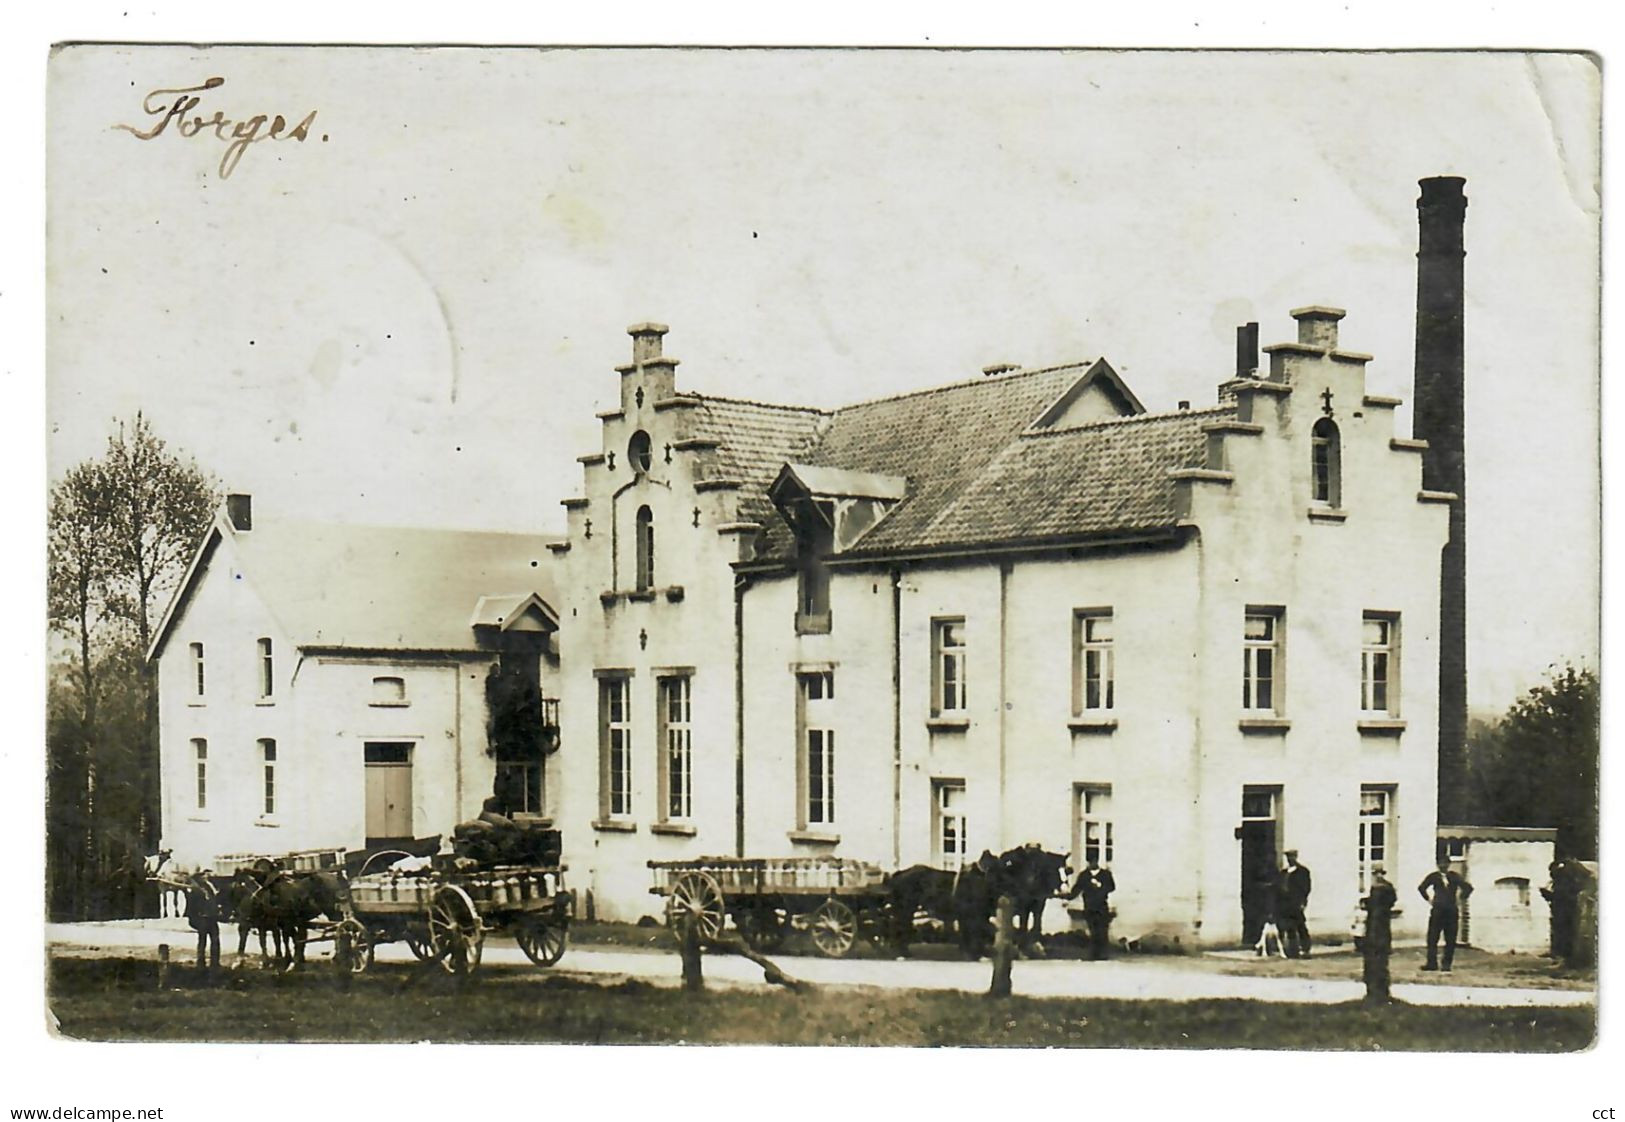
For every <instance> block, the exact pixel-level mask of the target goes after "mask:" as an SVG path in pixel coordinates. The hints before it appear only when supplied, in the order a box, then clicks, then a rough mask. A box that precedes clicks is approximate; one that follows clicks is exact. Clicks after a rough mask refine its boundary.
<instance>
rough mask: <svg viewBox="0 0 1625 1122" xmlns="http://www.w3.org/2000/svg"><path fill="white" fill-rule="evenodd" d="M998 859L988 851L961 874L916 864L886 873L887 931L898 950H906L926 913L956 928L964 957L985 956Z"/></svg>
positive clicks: (951, 927)
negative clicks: (917, 919)
mask: <svg viewBox="0 0 1625 1122" xmlns="http://www.w3.org/2000/svg"><path fill="white" fill-rule="evenodd" d="M995 860H996V859H995V858H994V857H993V855H992V853H989V852H985V851H984V852H983V854H982V858H981V860H979V861H978V862H976V863H975V864H971V865H967V866H965V867H964V868H962V869H960V870H958V871H957V872H955V871H951V870H948V869H939V868H937V867H935V866H933V865H913V866H910V867H909V868H907V869H902V870H900V871H899V872H896V873H893V874H892V875H891V876H889V877H887V878H886V881H885V889H886V893H887V914H888V916H889V917H890V920H891V924H890V932H889V934H890V937H891V941H892V944H893V946H894V947H895V948H896V949H897V951H898V953H899V954H905V955H906V954H907V953H908V945H909V943H910V942H912V941H913V934H914V917H915V915H916V913H918V912H920V911H924V912H925V913H926V914H927V915H931V916H934V917H936V918H937V919H939V920H941V921H942V922H943V923H944V924H945V925H947V926H948V928H949V929H950V930H952V931H953V932H954V934H955V935H956V936H957V937H958V940H959V945H960V948H961V949H962V950H963V951H964V952H965V954H966V955H968V956H969V957H971V958H980V957H981V956H982V955H983V954H985V953H986V951H987V947H988V945H989V944H990V943H991V942H992V933H991V928H990V927H989V924H988V919H989V917H990V916H991V915H992V912H993V901H994V899H995V897H994V896H993V894H992V893H991V892H990V891H989V884H988V875H987V874H988V869H989V868H991V867H992V864H993V862H994V861H995Z"/></svg>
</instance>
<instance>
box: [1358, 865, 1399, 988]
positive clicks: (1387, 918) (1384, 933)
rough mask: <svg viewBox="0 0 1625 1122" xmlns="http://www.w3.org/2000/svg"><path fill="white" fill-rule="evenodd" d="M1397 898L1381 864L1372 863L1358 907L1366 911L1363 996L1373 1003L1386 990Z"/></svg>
mask: <svg viewBox="0 0 1625 1122" xmlns="http://www.w3.org/2000/svg"><path fill="white" fill-rule="evenodd" d="M1398 902H1399V893H1397V892H1395V891H1394V886H1393V884H1391V883H1390V882H1389V880H1388V877H1387V876H1386V875H1385V873H1384V872H1383V868H1382V866H1381V865H1373V866H1372V867H1371V888H1370V890H1369V891H1368V892H1367V893H1366V895H1365V898H1364V899H1362V900H1361V901H1360V907H1361V908H1362V909H1364V911H1365V937H1364V938H1363V939H1361V940H1360V952H1361V954H1362V955H1363V956H1364V963H1363V967H1364V969H1363V970H1362V975H1363V977H1364V980H1365V999H1366V1001H1367V1002H1369V1003H1372V1004H1386V1003H1387V1002H1388V1000H1389V992H1388V956H1389V955H1390V954H1391V953H1392V952H1393V949H1394V933H1393V913H1394V905H1395V904H1396V903H1398Z"/></svg>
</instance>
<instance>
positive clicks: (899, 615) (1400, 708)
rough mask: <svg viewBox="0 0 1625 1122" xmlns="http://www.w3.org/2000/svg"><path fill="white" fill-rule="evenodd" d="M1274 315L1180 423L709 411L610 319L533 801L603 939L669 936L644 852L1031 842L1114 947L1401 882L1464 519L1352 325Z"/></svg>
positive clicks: (898, 401)
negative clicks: (609, 386)
mask: <svg viewBox="0 0 1625 1122" xmlns="http://www.w3.org/2000/svg"><path fill="white" fill-rule="evenodd" d="M1293 317H1294V319H1295V320H1296V321H1297V337H1296V339H1294V340H1293V341H1291V342H1287V343H1281V344H1277V345H1275V346H1271V347H1266V348H1264V351H1265V352H1266V353H1267V366H1266V367H1265V368H1262V369H1260V366H1259V361H1258V358H1257V345H1256V340H1257V334H1256V332H1257V327H1256V325H1248V326H1247V327H1244V328H1242V329H1241V331H1240V332H1239V333H1238V364H1237V369H1236V370H1235V372H1234V373H1233V374H1232V375H1228V376H1226V377H1225V378H1224V379H1223V381H1222V383H1221V384H1219V385H1218V387H1217V393H1216V396H1217V404H1215V405H1213V406H1210V407H1205V408H1199V409H1190V408H1187V407H1185V406H1184V404H1183V403H1182V404H1181V406H1180V407H1179V408H1177V409H1175V410H1172V411H1167V412H1149V411H1147V410H1146V408H1145V406H1144V405H1143V404H1142V403H1141V402H1140V401H1139V399H1138V398H1137V397H1136V396H1135V394H1134V393H1133V392H1132V391H1131V390H1130V389H1129V387H1128V386H1127V385H1126V384H1125V383H1124V381H1123V379H1122V378H1121V377H1119V376H1118V374H1117V373H1116V372H1115V371H1114V370H1113V369H1112V367H1111V366H1110V364H1109V363H1107V362H1106V361H1105V360H1104V359H1099V360H1093V361H1088V362H1082V363H1075V364H1067V365H1062V366H1055V367H1048V368H1044V369H1037V370H1019V369H1014V368H1008V367H1000V368H991V369H989V370H988V371H986V372H984V376H982V377H979V378H974V379H970V380H966V381H960V382H954V383H951V384H948V385H944V386H942V387H939V388H937V389H932V390H926V391H922V392H919V393H913V394H905V395H900V396H896V397H890V398H884V399H880V400H876V401H870V402H865V403H861V404H857V405H853V406H850V407H846V408H842V409H836V410H833V411H823V410H818V409H812V408H804V407H793V406H792V407H785V406H777V405H768V404H763V403H757V402H747V401H740V400H736V399H731V398H722V397H713V396H709V395H704V394H698V393H693V392H690V391H685V390H682V389H679V387H678V385H677V383H676V376H675V368H676V365H677V362H676V360H675V359H672V358H670V357H669V356H666V355H665V354H664V353H663V347H662V337H663V336H664V334H665V333H666V329H665V328H664V327H663V326H661V325H658V324H642V325H639V326H637V327H634V328H632V329H630V333H631V335H632V338H633V353H632V361H631V362H630V363H628V364H627V365H625V366H622V367H619V368H618V376H619V379H620V394H619V402H618V407H617V408H614V409H612V410H610V411H608V412H606V413H604V414H601V415H600V419H601V421H602V424H603V443H602V446H601V448H600V450H598V451H596V452H594V453H592V454H590V455H587V456H584V457H583V458H582V462H583V465H584V470H585V480H586V486H585V493H584V494H583V495H582V496H581V497H579V498H576V499H571V500H567V501H566V503H565V506H566V508H567V509H568V512H569V536H568V539H567V540H566V541H564V542H561V543H559V544H557V545H555V546H554V547H553V548H554V552H555V554H556V555H557V557H558V559H559V566H558V571H557V573H556V582H557V586H558V587H559V588H560V589H561V590H562V597H563V602H564V603H565V604H567V605H568V608H567V610H566V611H565V612H564V613H562V615H561V620H560V624H561V627H560V659H561V686H560V690H561V696H562V698H563V709H562V737H563V743H564V745H565V750H564V751H563V752H561V753H560V754H559V756H558V757H557V758H556V759H557V761H558V764H557V767H558V771H559V785H558V790H559V794H560V802H559V803H558V804H557V812H558V815H559V820H560V824H561V825H562V826H563V828H564V836H565V846H566V855H567V858H569V859H570V861H571V863H572V868H573V870H574V871H575V873H576V883H577V884H578V885H581V886H582V887H584V888H586V887H590V888H591V890H592V893H593V899H594V904H595V907H596V909H597V910H598V912H599V913H600V914H603V915H607V916H611V917H617V918H635V917H637V916H638V915H641V914H647V913H650V912H652V911H654V910H656V903H657V902H656V901H654V900H652V899H651V898H650V897H649V896H648V893H647V888H648V883H649V881H648V871H647V869H646V868H645V862H646V861H647V860H648V859H650V858H674V857H682V856H699V855H726V854H734V853H737V854H743V855H750V856H773V855H781V854H791V853H803V854H823V853H827V854H838V855H842V856H850V857H856V858H861V859H864V860H868V861H874V862H878V863H880V864H882V865H885V866H888V867H903V866H906V865H910V864H914V863H917V862H930V863H935V864H940V865H944V866H949V867H951V866H954V865H956V864H957V863H959V862H961V861H963V860H966V859H968V858H974V857H975V856H976V855H977V854H978V853H979V852H980V851H981V850H982V849H984V848H986V849H993V850H995V851H997V850H1000V849H1004V848H1008V847H1011V846H1014V845H1019V844H1023V843H1026V842H1030V841H1031V842H1038V843H1040V844H1043V845H1045V846H1046V847H1047V848H1050V849H1057V850H1065V851H1067V852H1069V853H1071V854H1072V855H1073V858H1074V863H1078V862H1081V861H1082V860H1083V859H1084V858H1086V857H1088V856H1095V857H1098V858H1100V859H1101V860H1103V861H1105V862H1106V863H1108V864H1110V865H1111V866H1113V868H1114V870H1115V871H1116V876H1117V882H1118V884H1119V886H1120V887H1119V892H1118V895H1117V897H1116V905H1117V908H1118V912H1119V923H1120V925H1122V927H1123V929H1125V930H1127V931H1130V932H1135V933H1146V932H1150V931H1154V930H1155V931H1163V932H1166V933H1169V934H1175V935H1179V936H1180V937H1181V938H1182V939H1184V940H1186V941H1193V942H1198V943H1214V942H1234V941H1235V940H1237V939H1239V938H1248V937H1251V935H1252V934H1253V933H1254V931H1255V930H1256V926H1257V924H1258V922H1259V920H1260V918H1261V914H1262V908H1263V907H1264V900H1263V892H1264V885H1265V884H1266V883H1267V882H1268V881H1269V879H1270V878H1271V877H1272V876H1273V873H1274V870H1275V869H1276V868H1277V866H1278V862H1279V860H1280V857H1281V854H1282V852H1283V851H1284V850H1285V849H1288V848H1292V849H1296V850H1298V851H1299V853H1300V856H1301V859H1302V861H1303V862H1304V863H1305V864H1307V865H1309V866H1310V867H1311V868H1313V869H1314V870H1315V876H1316V883H1317V888H1316V892H1315V895H1314V897H1313V899H1312V901H1311V912H1310V921H1311V925H1312V927H1319V928H1320V929H1321V930H1323V931H1324V930H1326V929H1327V927H1329V926H1335V927H1337V928H1339V929H1342V928H1345V927H1346V925H1347V922H1348V917H1349V915H1350V913H1351V911H1352V910H1353V908H1354V905H1355V902H1356V900H1357V898H1358V896H1359V894H1360V893H1361V891H1362V890H1363V886H1364V883H1365V880H1366V878H1367V877H1368V876H1369V871H1370V869H1371V867H1372V866H1373V865H1377V864H1382V865H1385V866H1386V868H1387V870H1388V872H1389V875H1390V877H1391V878H1392V879H1394V880H1395V882H1396V883H1399V884H1403V883H1405V882H1406V880H1407V878H1411V879H1419V878H1420V877H1421V876H1422V875H1423V873H1424V872H1425V871H1426V870H1427V869H1428V868H1429V867H1430V866H1431V864H1432V861H1433V855H1434V849H1435V826H1436V822H1437V817H1436V800H1437V791H1438V774H1437V762H1438V754H1437V742H1436V729H1437V691H1438V674H1437V665H1438V649H1437V627H1438V618H1439V563H1440V562H1439V558H1440V550H1441V547H1442V546H1443V544H1444V541H1445V537H1446V532H1447V529H1446V520H1447V515H1448V509H1449V505H1450V503H1451V502H1452V500H1453V496H1451V495H1448V494H1444V493H1436V492H1431V491H1427V490H1424V489H1423V486H1422V466H1421V465H1422V460H1421V455H1420V453H1421V452H1422V451H1423V450H1424V448H1425V445H1424V444H1423V443H1422V442H1420V441H1415V440H1410V439H1406V438H1404V437H1402V436H1401V435H1400V434H1398V433H1396V432H1395V429H1394V423H1393V419H1394V410H1395V408H1396V407H1397V406H1398V405H1399V404H1400V402H1399V401H1398V400H1397V399H1394V398H1389V397H1382V396H1376V395H1373V394H1371V393H1369V392H1367V389H1366V385H1365V367H1366V364H1367V362H1368V361H1369V360H1370V356H1368V355H1364V354H1360V353H1356V352H1353V351H1350V350H1347V349H1345V348H1344V347H1343V346H1342V344H1341V342H1340V340H1339V321H1340V320H1341V319H1342V318H1343V313H1342V312H1341V311H1340V310H1338V309H1334V308H1325V307H1309V308H1301V309H1298V310H1297V311H1295V312H1294V313H1293ZM594 749H595V750H594ZM583 874H585V875H583ZM1419 923H1420V917H1418V916H1417V915H1416V914H1415V910H1414V909H1412V910H1411V913H1410V914H1408V915H1405V916H1403V917H1401V920H1400V928H1401V930H1404V929H1406V928H1407V927H1416V926H1417V925H1418V924H1419Z"/></svg>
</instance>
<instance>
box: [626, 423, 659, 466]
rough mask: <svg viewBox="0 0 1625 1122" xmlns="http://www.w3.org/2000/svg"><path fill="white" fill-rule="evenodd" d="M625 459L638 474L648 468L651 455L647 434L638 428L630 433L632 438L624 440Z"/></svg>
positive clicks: (651, 459)
mask: <svg viewBox="0 0 1625 1122" xmlns="http://www.w3.org/2000/svg"><path fill="white" fill-rule="evenodd" d="M626 459H627V462H628V463H630V464H631V465H632V470H633V471H635V472H637V473H638V474H639V475H642V474H644V473H645V472H647V471H648V470H649V464H650V463H651V462H652V461H653V457H652V456H651V455H650V451H649V434H648V433H646V432H644V431H643V430H642V429H639V430H638V431H637V432H635V433H633V434H632V439H631V440H628V441H627V442H626Z"/></svg>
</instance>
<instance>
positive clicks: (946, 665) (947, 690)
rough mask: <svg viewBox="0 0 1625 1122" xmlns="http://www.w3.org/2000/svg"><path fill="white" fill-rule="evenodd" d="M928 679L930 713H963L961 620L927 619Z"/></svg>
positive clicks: (962, 628)
mask: <svg viewBox="0 0 1625 1122" xmlns="http://www.w3.org/2000/svg"><path fill="white" fill-rule="evenodd" d="M931 679H932V697H931V709H932V712H933V713H963V712H964V711H965V709H966V695H965V621H964V619H963V618H959V619H934V620H932V621H931Z"/></svg>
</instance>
